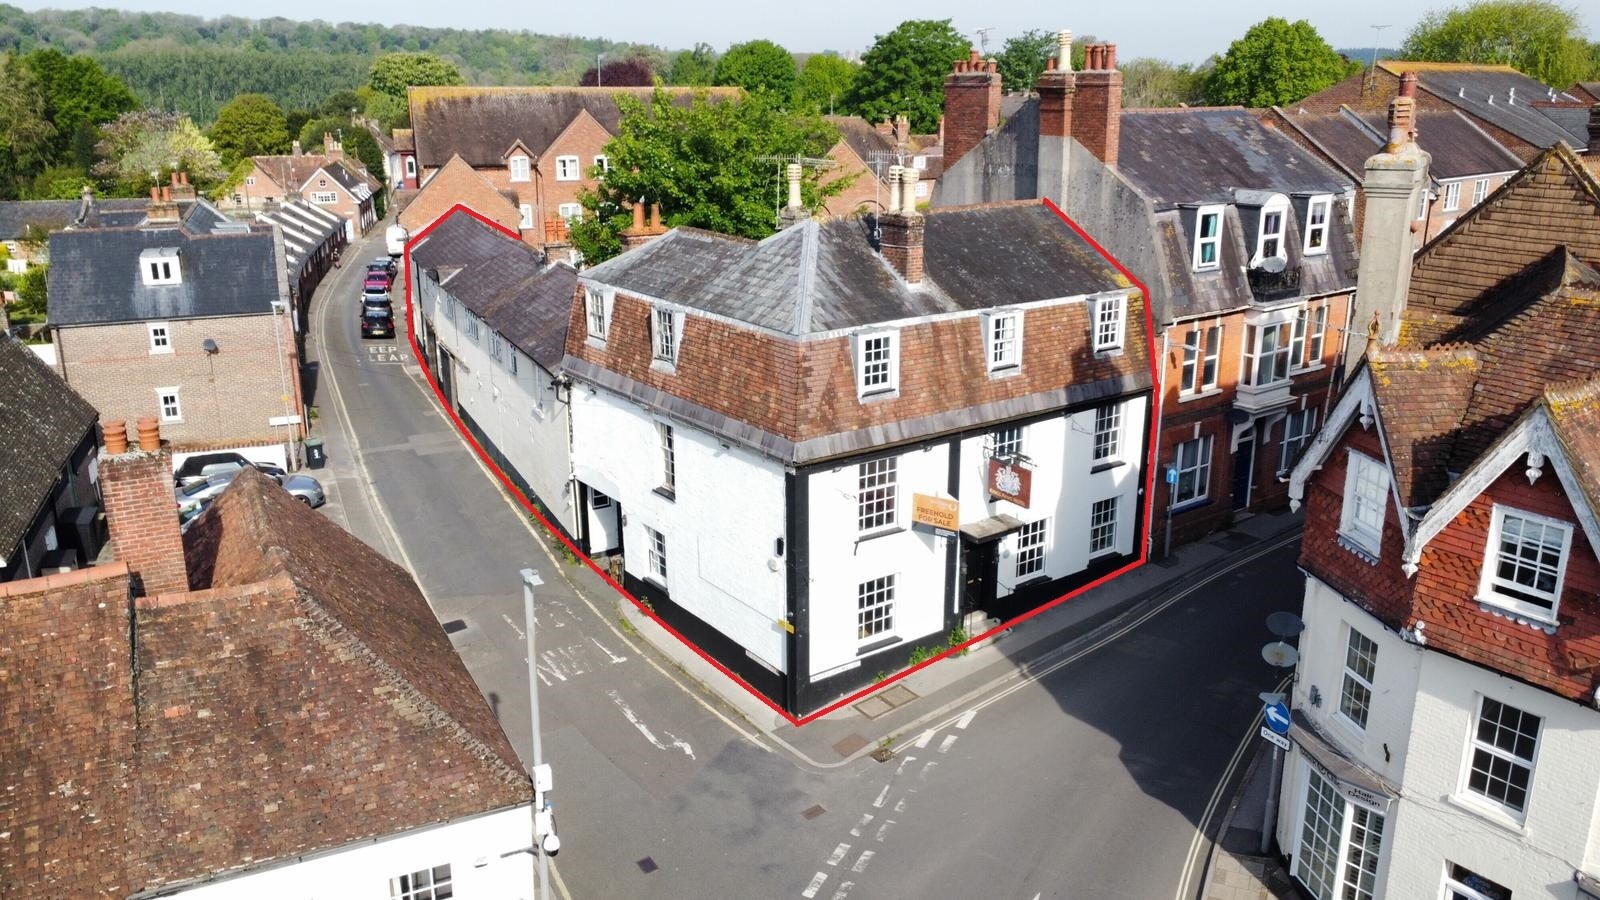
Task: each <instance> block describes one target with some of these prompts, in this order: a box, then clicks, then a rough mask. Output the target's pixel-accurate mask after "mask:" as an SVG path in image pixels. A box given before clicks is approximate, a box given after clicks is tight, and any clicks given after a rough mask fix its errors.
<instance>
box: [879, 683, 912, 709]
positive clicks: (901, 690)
mask: <svg viewBox="0 0 1600 900" xmlns="http://www.w3.org/2000/svg"><path fill="white" fill-rule="evenodd" d="M878 696H879V697H882V698H883V702H885V703H887V704H889V706H890V707H891V708H898V707H901V706H905V705H906V704H907V703H910V702H911V701H913V700H915V699H917V695H916V694H914V693H912V691H911V689H910V688H908V687H906V686H905V685H903V684H897V685H895V686H894V687H892V688H889V689H888V690H887V691H884V692H883V693H881V694H879V695H878Z"/></svg>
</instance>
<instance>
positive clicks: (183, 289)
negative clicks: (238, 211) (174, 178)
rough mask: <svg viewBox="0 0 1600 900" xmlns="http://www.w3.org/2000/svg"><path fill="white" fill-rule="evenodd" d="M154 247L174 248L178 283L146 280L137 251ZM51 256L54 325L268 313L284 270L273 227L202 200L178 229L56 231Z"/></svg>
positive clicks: (135, 227)
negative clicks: (237, 218) (233, 215)
mask: <svg viewBox="0 0 1600 900" xmlns="http://www.w3.org/2000/svg"><path fill="white" fill-rule="evenodd" d="M141 218H142V217H141ZM156 249H175V250H177V252H178V259H179V265H180V266H181V270H182V282H181V283H179V284H172V285H147V284H145V283H144V279H143V277H142V273H141V271H140V259H139V258H140V254H141V253H143V252H144V251H146V250H156ZM50 259H51V262H52V265H51V266H50V276H49V278H50V324H51V325H53V326H70V325H95V324H104V323H112V322H146V321H152V320H161V319H194V318H206V317H213V316H244V315H267V314H270V313H271V312H272V303H273V301H275V300H278V299H280V293H279V277H280V267H282V266H284V265H286V263H284V262H282V261H280V260H279V258H278V254H277V249H276V247H275V246H274V242H273V238H272V232H271V231H270V230H269V229H266V228H262V227H259V226H258V227H255V228H252V227H250V226H249V225H247V224H244V223H239V222H232V221H229V220H228V219H227V218H226V217H225V216H223V215H222V214H221V213H219V212H217V211H216V210H215V209H214V208H213V207H212V206H211V205H210V204H208V203H206V202H204V201H199V202H195V203H191V204H188V205H187V206H186V207H185V211H184V214H183V221H182V222H180V223H178V224H172V225H140V224H132V225H119V226H106V227H100V228H78V229H71V230H68V231H58V232H56V233H55V234H52V235H51V236H50Z"/></svg>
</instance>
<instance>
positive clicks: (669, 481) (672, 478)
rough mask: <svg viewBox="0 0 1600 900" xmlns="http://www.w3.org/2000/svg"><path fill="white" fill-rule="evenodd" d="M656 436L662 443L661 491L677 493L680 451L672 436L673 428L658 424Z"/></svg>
mask: <svg viewBox="0 0 1600 900" xmlns="http://www.w3.org/2000/svg"><path fill="white" fill-rule="evenodd" d="M656 436H657V437H658V438H659V439H660V441H661V489H662V490H665V491H675V490H677V489H678V449H677V444H676V443H675V441H674V438H673V436H672V426H671V425H668V424H667V423H665V422H657V423H656Z"/></svg>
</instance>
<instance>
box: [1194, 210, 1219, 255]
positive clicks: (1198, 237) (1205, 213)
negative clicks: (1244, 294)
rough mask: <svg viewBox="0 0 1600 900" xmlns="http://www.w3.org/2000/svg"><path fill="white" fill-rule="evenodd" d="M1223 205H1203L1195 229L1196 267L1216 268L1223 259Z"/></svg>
mask: <svg viewBox="0 0 1600 900" xmlns="http://www.w3.org/2000/svg"><path fill="white" fill-rule="evenodd" d="M1221 249H1222V207H1220V206H1210V207H1202V208H1201V209H1200V212H1199V214H1198V215H1197V216H1196V220H1195V229H1194V267H1195V268H1196V269H1215V268H1216V267H1217V266H1218V265H1219V264H1220V260H1221Z"/></svg>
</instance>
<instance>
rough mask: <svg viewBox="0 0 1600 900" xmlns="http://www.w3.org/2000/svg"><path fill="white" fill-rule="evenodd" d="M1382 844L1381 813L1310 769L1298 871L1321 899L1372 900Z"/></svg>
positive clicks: (1299, 876)
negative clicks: (1345, 795)
mask: <svg viewBox="0 0 1600 900" xmlns="http://www.w3.org/2000/svg"><path fill="white" fill-rule="evenodd" d="M1382 845H1383V816H1382V815H1381V814H1380V813H1377V812H1374V811H1372V810H1370V809H1368V808H1366V807H1364V806H1360V805H1357V804H1355V803H1351V802H1350V801H1348V800H1346V799H1345V798H1344V796H1343V795H1341V794H1340V793H1339V790H1338V788H1337V787H1336V786H1335V785H1334V783H1333V782H1332V781H1330V780H1329V779H1327V778H1324V777H1322V775H1321V773H1319V772H1317V771H1315V770H1312V771H1309V772H1307V773H1306V802H1305V809H1304V811H1303V813H1302V815H1301V824H1300V849H1299V852H1298V853H1296V854H1295V858H1294V875H1295V877H1296V878H1298V879H1299V880H1300V883H1301V884H1303V885H1305V886H1306V888H1307V889H1308V890H1310V891H1311V893H1312V895H1313V896H1315V897H1316V898H1317V900H1372V897H1373V893H1374V891H1375V890H1376V885H1377V879H1378V854H1379V850H1380V848H1381V847H1382Z"/></svg>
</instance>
